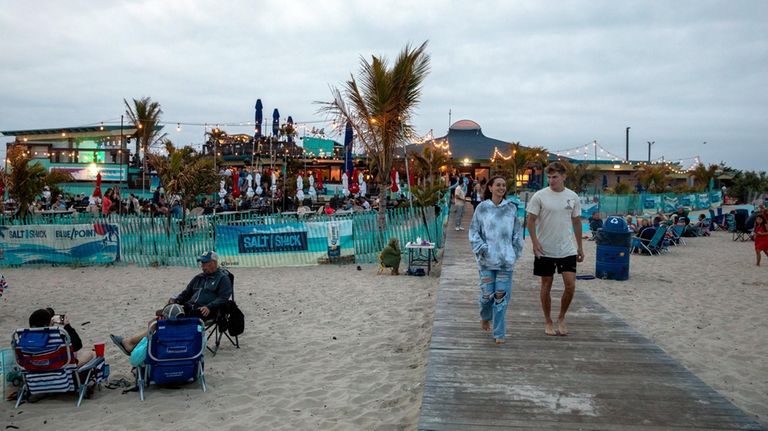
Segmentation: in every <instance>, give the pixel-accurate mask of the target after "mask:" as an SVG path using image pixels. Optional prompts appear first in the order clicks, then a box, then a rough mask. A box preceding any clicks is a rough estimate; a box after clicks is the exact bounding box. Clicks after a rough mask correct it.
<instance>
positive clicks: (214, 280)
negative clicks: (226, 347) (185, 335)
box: [110, 251, 232, 355]
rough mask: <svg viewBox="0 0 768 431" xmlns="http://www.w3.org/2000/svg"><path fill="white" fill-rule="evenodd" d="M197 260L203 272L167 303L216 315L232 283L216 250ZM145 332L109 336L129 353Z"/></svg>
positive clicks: (188, 311) (200, 314) (190, 312)
mask: <svg viewBox="0 0 768 431" xmlns="http://www.w3.org/2000/svg"><path fill="white" fill-rule="evenodd" d="M197 261H198V262H200V265H201V266H202V268H203V272H202V273H200V274H198V275H196V276H195V277H194V278H193V279H192V281H190V282H189V284H188V285H187V287H186V288H185V289H184V290H183V291H182V292H181V293H180V294H179V295H178V296H176V297H174V298H170V299H169V300H168V304H179V305H181V306H182V307H183V311H184V314H185V315H186V316H187V317H199V318H202V319H204V320H208V319H214V318H216V314H217V312H218V307H220V306H221V305H224V304H226V303H227V301H229V298H230V297H231V296H232V283H231V282H230V280H229V276H228V275H227V273H226V272H224V271H223V270H222V269H221V268H219V263H218V261H219V255H218V254H216V252H215V251H209V252H207V253H205V254H203V255H202V256H200V257H198V258H197ZM144 336H146V330H144V331H143V332H142V333H141V334H139V335H137V336H134V337H130V338H123V337H119V336H116V335H110V338H111V339H112V341H113V342H114V343H115V345H117V347H119V348H120V350H121V351H122V352H123V353H125V354H126V355H129V354H130V353H131V351H132V350H133V348H134V347H135V346H136V344H138V343H139V341H141V339H142V338H143V337H144Z"/></svg>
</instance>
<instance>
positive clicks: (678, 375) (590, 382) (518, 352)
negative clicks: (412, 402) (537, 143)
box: [419, 207, 765, 431]
mask: <svg viewBox="0 0 768 431" xmlns="http://www.w3.org/2000/svg"><path fill="white" fill-rule="evenodd" d="M468 210H469V211H468V212H469V213H470V214H465V216H464V217H465V218H464V226H468V225H469V219H468V217H471V207H468ZM447 232H448V234H447V237H448V238H447V244H446V247H445V252H444V255H443V258H442V260H443V262H442V274H441V277H440V287H439V290H438V298H437V307H436V310H435V320H434V326H433V332H432V341H431V345H430V349H429V358H428V365H427V377H426V383H425V387H424V395H423V400H422V406H421V416H420V419H419V429H422V430H483V431H487V430H493V429H520V430H522V429H526V430H585V429H588V430H678V429H679V430H692V429H707V430H737V429H738V430H763V429H765V428H763V427H762V426H761V425H760V424H759V423H757V422H756V421H755V420H754V419H753V418H751V417H749V416H747V415H746V414H745V413H744V412H743V411H742V410H740V409H738V408H737V407H735V406H734V405H733V404H732V403H731V402H730V401H728V400H727V399H726V398H724V397H723V396H722V395H720V394H719V393H717V392H716V391H715V390H713V389H712V388H710V387H709V386H707V385H706V384H705V383H703V382H702V381H701V380H700V379H699V378H697V377H696V376H695V375H693V374H692V373H691V372H690V371H688V370H687V369H686V368H685V367H683V366H682V365H681V364H680V363H679V362H678V361H676V360H675V359H673V358H672V357H670V356H669V355H667V354H666V353H665V352H664V351H663V350H662V349H660V348H659V347H657V346H656V345H654V344H653V343H651V342H650V341H649V340H648V339H646V338H645V337H643V336H642V335H640V334H639V333H637V332H636V331H634V330H633V329H632V328H630V327H629V326H628V325H627V324H626V323H624V322H623V321H622V320H620V319H619V318H617V317H616V316H615V315H613V314H612V313H610V312H609V311H607V310H606V309H605V308H603V307H602V306H600V305H599V304H598V303H596V302H595V301H594V300H592V298H590V297H589V296H588V295H586V294H585V293H584V292H583V291H579V289H578V284H577V289H576V297H575V298H574V301H573V303H572V304H571V308H570V311H569V314H568V320H569V323H570V325H569V328H570V330H571V335H569V336H567V337H547V336H545V335H544V328H543V318H542V315H541V309H540V305H539V296H538V280H537V279H536V278H534V277H533V276H532V275H530V273H531V271H532V269H531V268H530V267H529V265H525V264H523V265H518V267H517V271H516V274H515V277H514V281H515V285H514V287H513V293H512V302H511V304H510V308H509V309H508V310H507V341H506V344H504V345H502V346H496V345H495V344H494V343H493V340H492V339H491V338H490V336H489V335H488V334H487V333H484V332H482V331H481V330H480V322H479V314H478V308H477V293H478V288H477V277H478V275H477V270H476V266H475V262H474V259H473V257H472V254H471V249H470V247H469V242H468V240H467V232H466V231H460V232H456V231H454V230H453V219H451V220H450V222H449V224H448V228H447ZM559 297H560V292H556V291H555V290H553V301H552V302H553V316H557V310H559Z"/></svg>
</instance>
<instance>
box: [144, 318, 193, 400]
mask: <svg viewBox="0 0 768 431" xmlns="http://www.w3.org/2000/svg"><path fill="white" fill-rule="evenodd" d="M205 342H206V337H205V324H204V323H203V321H202V320H200V319H197V318H191V317H190V318H181V319H175V320H158V321H154V322H151V323H150V324H149V328H148V331H147V358H146V360H145V361H144V364H143V365H141V366H139V367H137V368H138V370H137V372H136V385H137V386H138V388H139V398H140V399H141V400H142V401H144V389H145V388H146V387H147V386H149V384H151V383H154V384H157V385H167V384H177V383H190V382H194V381H196V380H197V381H199V382H200V386H201V388H202V389H203V392H205V391H206V387H205V370H204V362H205V361H204V356H203V353H204V352H205Z"/></svg>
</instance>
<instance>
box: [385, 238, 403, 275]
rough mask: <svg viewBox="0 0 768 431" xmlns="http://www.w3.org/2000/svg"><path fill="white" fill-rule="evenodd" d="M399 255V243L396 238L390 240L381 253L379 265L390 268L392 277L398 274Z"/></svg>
mask: <svg viewBox="0 0 768 431" xmlns="http://www.w3.org/2000/svg"><path fill="white" fill-rule="evenodd" d="M400 254H401V253H400V241H399V240H398V239H397V238H391V239H390V240H389V244H387V246H386V247H384V250H382V251H381V265H382V266H383V267H384V268H392V275H398V274H400Z"/></svg>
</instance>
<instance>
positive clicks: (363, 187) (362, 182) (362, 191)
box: [360, 180, 368, 197]
mask: <svg viewBox="0 0 768 431" xmlns="http://www.w3.org/2000/svg"><path fill="white" fill-rule="evenodd" d="M367 193H368V184H366V183H365V180H360V196H363V197H365V195H366V194H367Z"/></svg>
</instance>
